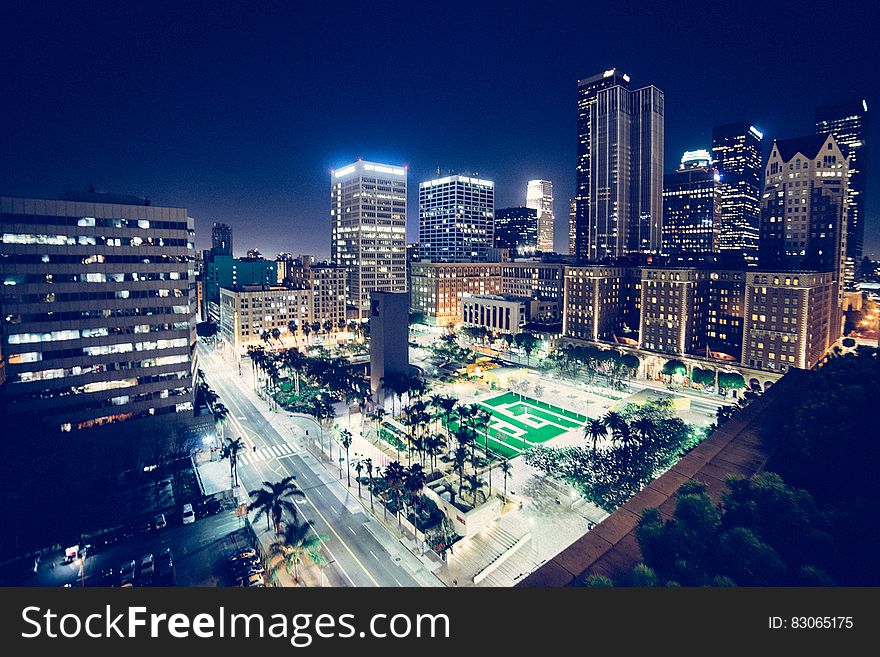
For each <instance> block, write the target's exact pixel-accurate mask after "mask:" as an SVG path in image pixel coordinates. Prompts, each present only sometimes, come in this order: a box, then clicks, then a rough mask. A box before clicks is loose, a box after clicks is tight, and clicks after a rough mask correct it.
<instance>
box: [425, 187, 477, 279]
mask: <svg viewBox="0 0 880 657" xmlns="http://www.w3.org/2000/svg"><path fill="white" fill-rule="evenodd" d="M494 219H495V183H493V182H492V181H491V180H482V179H480V178H474V177H470V176H459V175H455V176H445V177H443V178H437V179H435V180H426V181H425V182H422V183H419V252H420V255H421V257H422V259H423V260H430V261H433V262H485V261H486V260H487V259H488V258H489V249H490V248H491V247H492V246H493V243H494V236H495V229H494V227H495V221H494Z"/></svg>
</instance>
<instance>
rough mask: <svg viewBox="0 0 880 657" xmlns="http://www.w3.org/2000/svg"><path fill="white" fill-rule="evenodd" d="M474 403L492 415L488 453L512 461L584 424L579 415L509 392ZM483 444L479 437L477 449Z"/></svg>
mask: <svg viewBox="0 0 880 657" xmlns="http://www.w3.org/2000/svg"><path fill="white" fill-rule="evenodd" d="M477 403H478V404H479V405H480V406H482V407H483V408H485V409H486V410H488V411H489V412H490V413H492V420H491V421H490V422H489V432H488V433H489V449H490V450H492V451H493V452H495V453H497V454H499V455H500V456H502V457H504V458H512V457H514V456H517V455H518V454H520V453H522V451H523V450H524V449H526V448H528V447H531V446H532V445H537V444H540V443H543V442H546V441H548V440H551V439H553V438H556V437H557V436H559V435H561V434H563V433H565V432H566V431H570V430H572V429H578V428H580V427H582V426H583V425H584V424H585V423H586V421H587V418H586V417H585V416H583V415H580V414H579V413H575V412H573V411H567V410H565V409H562V408H559V407H558V406H554V405H552V404H549V403H547V402H542V401H539V400H537V399H532V398H531V397H525V396H523V395H520V394H517V393H512V392H506V393H504V394H501V395H498V396H497V397H492V398H491V399H484V400H483V401H481V402H477ZM456 427H457V424H456V423H455V422H454V421H453V422H451V423H450V428H451V429H452V430H454V429H455V428H456ZM484 440H485V437H484V436H481V437H480V439H479V441H478V442H479V444H480V445H481V446H483V445H484Z"/></svg>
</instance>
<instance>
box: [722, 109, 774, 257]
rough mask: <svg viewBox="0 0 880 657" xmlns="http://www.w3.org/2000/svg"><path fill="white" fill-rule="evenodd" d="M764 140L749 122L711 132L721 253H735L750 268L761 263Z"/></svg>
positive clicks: (761, 134) (730, 124)
mask: <svg viewBox="0 0 880 657" xmlns="http://www.w3.org/2000/svg"><path fill="white" fill-rule="evenodd" d="M763 138H764V134H763V133H762V132H761V131H760V130H758V129H757V128H756V127H755V126H753V125H751V124H749V123H747V122H739V123H728V124H725V125H719V126H715V127H714V128H713V129H712V160H713V165H714V166H715V168H716V169H717V170H718V174H719V175H720V177H721V180H720V188H721V229H720V232H719V243H718V250H720V251H733V252H736V253H737V254H739V255H741V256H742V257H743V259H745V260H746V261H747V262H748V263H750V264H756V263H757V260H758V235H759V224H760V216H761V162H762V155H761V140H762V139H763Z"/></svg>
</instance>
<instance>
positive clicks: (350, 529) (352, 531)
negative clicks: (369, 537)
mask: <svg viewBox="0 0 880 657" xmlns="http://www.w3.org/2000/svg"><path fill="white" fill-rule="evenodd" d="M348 531H350V532H351V533H352V534H354V535H355V536H357V534H355V533H354V530H353V529H352V528H351V527H349V528H348Z"/></svg>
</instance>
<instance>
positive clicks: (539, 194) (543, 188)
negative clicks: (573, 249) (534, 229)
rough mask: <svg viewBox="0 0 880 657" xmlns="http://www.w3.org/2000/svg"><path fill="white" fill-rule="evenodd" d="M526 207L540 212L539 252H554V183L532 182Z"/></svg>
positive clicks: (527, 194)
mask: <svg viewBox="0 0 880 657" xmlns="http://www.w3.org/2000/svg"><path fill="white" fill-rule="evenodd" d="M526 207H527V208H532V209H534V210H536V211H537V212H538V251H543V252H544V253H551V252H553V251H554V248H553V224H554V219H553V183H552V182H550V181H549V180H530V181H529V184H528V186H527V187H526Z"/></svg>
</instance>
